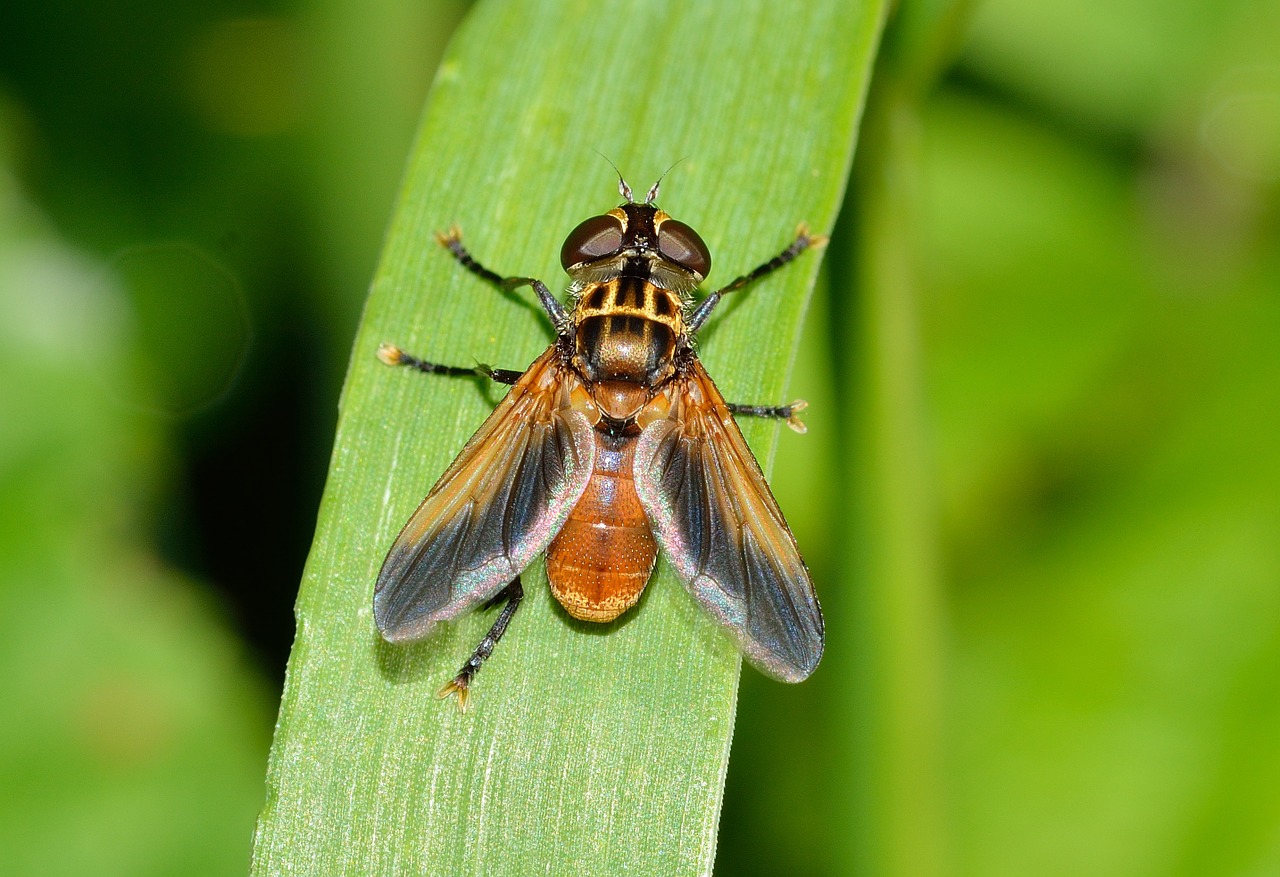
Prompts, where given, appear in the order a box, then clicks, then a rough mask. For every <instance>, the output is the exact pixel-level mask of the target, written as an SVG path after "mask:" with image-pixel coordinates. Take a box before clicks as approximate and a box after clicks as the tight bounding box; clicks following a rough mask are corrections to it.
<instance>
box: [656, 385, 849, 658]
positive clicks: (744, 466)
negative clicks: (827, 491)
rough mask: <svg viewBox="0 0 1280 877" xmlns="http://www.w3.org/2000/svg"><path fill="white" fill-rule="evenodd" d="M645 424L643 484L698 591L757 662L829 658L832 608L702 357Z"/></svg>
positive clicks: (671, 555)
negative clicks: (826, 635)
mask: <svg viewBox="0 0 1280 877" xmlns="http://www.w3.org/2000/svg"><path fill="white" fill-rule="evenodd" d="M668 386H669V389H668V390H667V391H666V392H667V398H668V400H669V401H670V402H671V408H670V411H669V414H668V416H667V417H665V418H662V419H660V420H657V421H654V422H653V423H651V424H649V425H648V426H646V427H645V428H644V430H643V431H642V432H641V434H640V438H639V440H638V442H637V445H636V456H635V484H636V492H637V493H638V494H639V496H640V502H641V504H642V505H643V506H644V508H645V512H646V514H648V516H649V522H650V524H651V525H652V526H653V529H654V532H655V534H656V535H657V537H658V543H659V544H660V545H661V546H662V549H663V551H664V552H666V555H667V557H668V559H669V560H670V561H671V564H672V565H673V566H674V567H675V569H676V572H677V574H679V576H680V579H681V580H682V581H683V582H684V585H685V587H686V588H688V589H689V592H690V593H691V594H692V595H693V597H694V599H695V600H697V601H698V603H700V604H701V605H702V607H703V608H704V609H706V610H707V611H708V612H710V613H711V614H712V615H713V616H714V617H715V618H716V620H717V621H719V622H720V623H721V624H722V625H724V627H725V628H726V629H727V630H728V632H729V634H730V636H732V637H733V639H734V640H735V641H736V642H737V644H738V647H739V648H740V649H741V650H742V652H743V654H744V655H746V657H747V659H748V660H749V661H751V663H752V664H754V665H755V666H756V667H757V668H759V669H760V670H761V671H763V672H764V673H766V674H768V675H769V676H772V677H774V678H776V679H781V680H783V681H785V682H799V681H800V680H802V679H804V678H805V677H807V676H808V675H809V674H810V673H812V672H813V669H814V668H815V667H816V666H818V661H819V659H820V658H821V657H822V648H823V641H824V640H823V624H822V610H821V609H820V608H819V607H818V598H817V595H816V594H815V593H814V590H813V581H812V580H811V579H810V578H809V570H808V569H807V568H806V567H805V565H804V560H803V559H802V558H801V557H800V551H799V549H798V548H796V542H795V538H794V537H793V536H792V535H791V531H790V530H789V529H788V528H787V523H786V521H785V520H783V517H782V511H781V510H780V509H779V508H778V503H777V501H776V500H774V498H773V494H772V493H771V492H770V491H769V485H768V484H767V483H765V480H764V473H762V472H761V471H760V465H759V464H758V463H757V462H756V458H755V456H754V455H753V454H752V453H751V449H750V448H749V447H747V443H746V441H745V440H744V439H743V438H742V433H741V432H739V431H738V425H737V424H736V423H734V420H733V415H732V414H730V413H729V409H728V406H727V405H725V401H724V397H722V396H721V395H720V391H719V390H717V389H716V386H715V384H714V383H712V381H711V378H710V377H709V376H708V375H707V373H706V371H705V370H704V369H703V368H702V364H701V363H699V362H698V361H696V360H694V362H693V365H692V367H691V368H690V370H689V372H688V374H687V375H685V376H683V377H680V378H677V379H676V380H675V381H673V382H672V383H671V384H670V385H668Z"/></svg>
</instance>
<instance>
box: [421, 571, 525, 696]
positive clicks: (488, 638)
mask: <svg viewBox="0 0 1280 877" xmlns="http://www.w3.org/2000/svg"><path fill="white" fill-rule="evenodd" d="M523 599H524V587H523V586H522V585H521V584H520V576H516V577H515V580H514V581H512V582H511V584H509V585H507V586H506V587H505V588H503V589H502V590H501V591H499V592H498V593H497V594H495V595H494V596H493V599H491V600H489V602H488V603H485V604H484V608H485V609H488V608H489V607H491V606H496V605H497V604H498V603H501V602H502V601H503V600H506V601H507V605H506V606H503V607H502V614H500V615H499V616H498V620H497V621H495V622H494V623H493V627H491V628H489V632H488V633H486V634H485V635H484V639H482V640H480V645H478V646H476V650H475V651H474V652H472V653H471V657H470V658H469V659H468V660H467V663H465V664H463V665H462V669H461V670H460V671H459V672H458V675H457V676H454V677H453V679H451V680H449V681H448V682H447V683H445V685H444V687H443V688H441V689H440V691H439V692H438V693H437V695H436V696H437V697H441V698H444V697H448V696H449V695H451V694H457V695H458V709H460V710H462V711H463V712H464V713H465V712H466V711H467V706H468V705H469V703H470V700H471V680H472V679H474V678H475V676H476V674H477V673H479V672H480V667H481V666H482V665H483V664H484V662H485V661H487V660H488V659H489V656H490V655H492V654H493V648H494V646H496V645H497V644H498V640H500V639H502V635H503V634H504V633H506V632H507V625H508V624H510V623H511V619H512V617H513V616H514V615H515V614H516V610H517V609H519V608H520V601H521V600H523Z"/></svg>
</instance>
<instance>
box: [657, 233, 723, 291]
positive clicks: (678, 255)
mask: <svg viewBox="0 0 1280 877" xmlns="http://www.w3.org/2000/svg"><path fill="white" fill-rule="evenodd" d="M658 252H660V253H662V255H664V256H666V257H667V258H668V259H670V260H671V261H672V262H675V263H676V264H677V265H679V266H680V267H681V268H684V269H685V270H686V271H692V272H693V273H694V274H697V275H698V276H699V277H706V276H707V275H708V274H710V273H711V251H710V250H708V249H707V245H706V244H704V243H703V242H702V238H700V237H698V233H697V232H696V231H694V230H693V229H691V228H690V227H689V226H687V225H685V224H684V223H683V222H681V221H680V220H678V219H668V220H666V221H665V222H663V223H662V225H660V226H658Z"/></svg>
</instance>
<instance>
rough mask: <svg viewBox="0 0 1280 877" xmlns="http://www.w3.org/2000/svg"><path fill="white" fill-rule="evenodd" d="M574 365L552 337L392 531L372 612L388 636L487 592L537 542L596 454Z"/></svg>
mask: <svg viewBox="0 0 1280 877" xmlns="http://www.w3.org/2000/svg"><path fill="white" fill-rule="evenodd" d="M576 386H578V379H577V377H576V376H575V375H574V374H573V372H572V371H571V370H570V369H568V368H567V367H565V366H563V365H562V364H561V362H560V359H559V355H558V353H557V351H556V348H555V347H554V346H552V347H551V348H550V349H549V350H547V352H546V353H544V354H543V355H542V356H540V357H539V358H538V359H537V360H535V361H534V363H533V365H531V366H529V369H528V370H527V371H526V372H525V373H524V375H523V376H521V378H520V380H519V381H517V382H516V384H515V385H514V386H513V387H512V388H511V391H510V392H509V393H508V394H507V396H506V398H505V399H503V400H502V402H501V403H500V404H499V405H498V407H497V408H496V409H494V412H493V413H492V414H490V415H489V419H488V420H486V421H485V422H484V425H482V426H481V427H480V429H479V430H478V431H477V432H476V434H475V435H474V436H472V437H471V440H470V441H469V442H467V444H466V447H464V448H463V449H462V453H460V454H459V455H458V458H457V459H456V460H454V461H453V465H451V466H450V467H449V469H448V470H447V471H446V472H445V473H444V475H442V476H440V480H439V481H437V482H436V486H435V487H433V488H431V492H430V493H429V494H427V498H426V499H424V500H423V501H422V504H421V505H420V506H418V510H417V511H416V512H414V513H413V517H412V518H410V519H409V522H408V523H407V524H405V526H404V529H403V530H401V531H400V535H399V537H397V538H396V541H395V544H394V545H392V546H391V551H390V552H389V553H388V554H387V559H386V560H385V561H383V564H382V571H381V572H379V573H378V583H377V586H376V587H375V589H374V595H373V617H374V620H375V621H376V622H377V625H378V630H380V631H381V632H382V636H383V638H384V639H387V640H389V641H391V642H400V641H403V640H412V639H419V638H421V637H424V636H427V635H428V634H429V633H430V632H431V631H432V629H433V627H434V626H435V625H436V623H437V622H440V621H446V620H448V619H450V618H454V617H456V616H458V615H459V614H461V613H462V612H463V611H465V610H466V609H468V608H470V607H471V606H474V605H475V604H477V603H481V602H483V601H485V600H487V599H488V598H490V597H492V596H493V595H494V594H495V593H496V592H497V591H498V590H499V589H500V588H502V587H503V586H504V585H506V584H507V583H508V582H510V581H511V580H512V579H514V578H515V577H516V576H517V575H518V574H519V573H520V572H521V571H522V570H523V569H524V568H525V567H527V566H528V565H529V563H530V562H531V561H532V560H533V559H534V558H535V557H536V556H537V555H538V554H539V553H541V552H542V551H544V550H546V547H547V545H548V544H550V542H551V540H552V538H553V537H554V536H555V534H556V533H557V532H559V530H560V528H561V527H562V526H563V525H564V522H565V519H566V518H568V516H569V511H570V510H571V509H572V508H573V505H574V503H576V502H577V501H578V498H579V497H580V496H582V492H583V490H585V489H586V486H587V481H588V480H589V479H590V477H591V468H592V465H593V464H594V461H595V443H594V442H593V441H592V437H591V426H590V424H588V423H587V419H586V418H585V417H584V416H583V415H582V414H581V413H579V412H578V411H575V410H574V409H573V407H572V405H571V403H570V394H571V393H572V391H573V389H574V388H575V387H576Z"/></svg>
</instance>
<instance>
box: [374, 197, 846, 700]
mask: <svg viewBox="0 0 1280 877" xmlns="http://www.w3.org/2000/svg"><path fill="white" fill-rule="evenodd" d="M659 182H661V181H659ZM618 189H619V191H620V192H621V194H622V196H623V197H624V198H625V199H626V201H625V203H623V204H621V205H619V206H618V207H616V208H614V209H613V210H610V211H609V212H608V213H605V214H603V215H601V216H593V217H591V218H590V219H587V220H586V221H584V222H582V223H581V224H579V225H578V227H577V228H575V229H574V230H573V231H572V232H570V233H569V236H568V238H566V239H565V242H564V246H563V247H562V248H561V251H560V261H561V263H562V264H563V266H564V269H565V271H566V272H567V273H568V274H569V277H570V278H571V280H572V282H571V284H570V286H569V294H570V297H571V300H572V308H571V309H566V307H565V306H564V305H562V304H561V303H560V302H559V301H558V300H557V299H556V298H555V297H554V296H553V295H552V294H551V292H550V291H549V290H548V289H547V287H546V285H544V284H543V283H542V282H541V281H539V280H536V279H534V278H531V277H502V276H500V275H498V274H495V273H494V272H492V271H490V270H489V269H487V268H485V267H484V266H483V265H481V264H480V263H479V262H477V261H476V260H475V259H474V258H473V257H472V256H471V254H470V253H469V252H468V251H467V250H466V248H465V247H464V246H463V245H462V240H461V237H460V235H459V232H458V231H457V229H453V230H451V231H450V232H449V233H448V234H445V235H440V236H439V240H440V243H441V244H442V245H443V246H444V247H445V248H446V249H448V250H449V252H450V253H452V254H453V256H454V258H455V259H457V260H458V261H459V262H460V263H461V264H462V265H463V267H465V268H466V269H467V270H469V271H471V272H472V273H474V274H476V275H478V276H480V277H481V278H483V279H484V280H487V281H489V282H490V283H493V284H495V285H496V286H498V287H500V288H502V289H514V288H516V287H519V286H526V285H527V286H530V287H532V288H533V290H534V292H535V293H536V294H537V296H538V299H539V300H540V301H541V303H542V307H543V308H544V309H545V310H546V312H547V315H548V316H549V317H550V318H551V322H552V324H553V325H554V327H555V330H556V340H555V343H553V344H552V345H551V347H549V348H548V349H547V351H546V352H545V353H543V354H542V355H541V356H539V357H538V358H537V359H536V360H534V362H533V364H532V365H530V366H529V367H528V368H527V369H526V370H525V371H523V372H516V371H506V370H500V369H492V368H489V367H487V366H478V367H477V368H462V367H456V366H444V365H438V364H436V363H431V362H426V361H424V360H421V359H418V358H417V357H414V356H410V355H408V354H406V353H404V352H403V351H401V350H400V349H399V348H397V347H394V346H392V345H389V344H384V345H382V347H380V348H379V350H378V356H379V358H380V359H381V360H382V361H383V362H384V363H387V364H388V365H407V366H411V367H413V368H416V369H418V370H419V371H423V372H429V373H435V374H445V375H475V374H477V373H479V374H481V375H484V376H486V377H488V378H491V379H493V380H495V381H498V382H499V383H503V384H509V385H511V390H510V391H509V392H508V393H507V396H506V398H505V399H503V400H502V402H501V403H500V404H499V405H498V407H497V408H496V409H495V410H494V412H493V413H492V414H491V415H489V418H488V419H487V420H486V421H485V422H484V424H483V425H482V426H481V427H480V429H479V430H478V431H477V432H476V434H475V435H474V436H472V438H471V440H470V441H469V442H467V444H466V446H465V447H464V448H463V449H462V452H461V453H460V454H459V455H458V458H457V459H456V460H454V461H453V464H452V465H451V466H450V467H449V468H448V470H447V471H446V472H445V473H444V475H442V476H441V477H440V480H439V481H438V482H436V485H435V487H433V488H432V489H431V492H430V493H429V494H427V498H426V499H424V500H423V501H422V504H421V505H420V506H418V510H417V511H416V512H414V514H413V517H411V518H410V519H409V522H408V523H407V524H405V526H404V529H403V530H401V531H400V535H399V537H398V538H397V539H396V541H395V544H394V545H392V547H391V551H390V552H389V553H388V554H387V559H386V560H385V561H384V562H383V565H382V571H381V572H380V573H379V574H378V582H377V586H376V589H375V592H374V598H373V612H374V619H375V620H376V622H377V625H378V630H379V631H381V633H382V636H383V637H384V638H385V639H387V640H388V641H390V642H402V641H406V640H415V639H420V638H422V637H425V636H428V635H429V634H430V633H431V632H432V631H433V630H434V629H435V628H436V625H438V624H439V623H440V622H443V621H448V620H449V619H452V618H455V617H456V616H458V615H460V614H461V613H462V612H464V611H466V610H468V609H470V608H472V607H474V606H476V605H478V604H485V605H494V604H497V603H499V602H502V601H504V600H505V601H506V605H505V606H504V607H503V609H502V612H501V614H500V615H499V616H498V619H497V621H496V622H495V623H494V625H493V627H492V629H491V630H490V631H489V633H488V634H487V635H486V636H485V638H484V639H483V640H482V641H481V642H480V645H479V646H478V647H477V648H476V650H475V652H474V654H473V655H472V656H471V658H470V660H468V661H467V663H466V664H465V665H464V666H463V668H462V670H461V672H460V673H459V674H458V675H457V676H456V677H455V678H454V679H453V680H452V681H450V682H449V683H448V684H447V685H446V686H445V687H444V688H443V689H442V690H441V692H440V695H441V696H442V697H443V696H446V695H448V694H451V693H456V694H457V695H458V700H459V704H460V705H461V706H462V708H463V709H465V708H466V706H467V699H468V694H469V689H470V685H471V682H472V679H473V678H474V676H475V674H476V673H477V672H478V671H479V669H480V666H481V665H482V664H483V663H484V661H485V660H486V659H487V658H488V657H489V655H490V654H491V653H492V651H493V648H494V645H495V644H496V643H497V641H498V640H499V639H500V638H501V636H502V635H503V633H504V632H505V631H506V629H507V625H508V624H509V623H510V621H511V618H512V616H513V615H514V614H515V612H516V609H517V607H518V606H519V604H520V600H521V599H522V597H523V596H524V592H523V590H522V588H521V584H520V573H521V572H522V571H523V570H524V569H525V568H526V567H527V566H528V565H529V564H530V563H532V562H533V560H534V558H535V557H536V556H537V555H538V554H541V553H543V552H546V563H547V579H548V581H549V582H550V585H551V591H552V593H553V594H554V595H555V598H556V599H557V600H558V601H559V602H560V604H561V605H562V606H563V607H564V608H565V610H566V611H568V613H569V614H570V615H572V616H574V617H575V618H580V619H584V620H587V621H601V622H603V621H611V620H613V619H615V618H617V617H618V616H619V615H621V614H622V613H623V612H625V611H626V610H627V609H629V608H630V607H631V606H633V605H635V603H636V601H637V600H639V599H640V595H641V593H642V592H643V591H644V588H645V584H646V583H647V582H648V580H649V575H650V573H651V572H652V571H653V565H654V561H655V560H656V558H657V553H658V549H659V548H661V549H662V550H663V551H664V552H665V553H666V555H667V557H668V558H669V559H670V561H671V564H672V566H673V567H675V570H676V573H677V575H678V576H679V577H680V580H681V581H682V582H684V585H685V587H686V588H687V589H688V591H689V593H690V594H692V595H693V598H694V599H695V600H696V601H697V602H698V603H699V604H700V605H701V606H702V608H703V609H705V610H706V611H707V612H709V613H710V614H711V615H712V616H713V617H714V618H715V619H716V620H717V621H718V622H719V623H720V624H721V625H722V626H723V627H724V628H725V630H726V631H727V632H728V633H729V635H730V636H731V637H733V639H734V641H735V642H736V643H737V645H738V647H739V648H740V649H741V650H742V652H743V654H744V655H745V656H746V657H747V659H748V660H749V661H750V662H751V663H752V664H754V665H755V666H756V667H757V668H759V669H760V670H761V671H763V672H764V673H766V674H767V675H769V676H772V677H774V678H776V679H781V680H784V681H787V682H799V681H800V680H802V679H804V678H806V677H807V676H808V675H809V674H810V673H812V672H813V669H814V667H816V666H817V664H818V661H819V659H820V658H821V657H822V649H823V624H822V612H821V610H820V609H819V608H818V599H817V596H816V595H815V594H814V590H813V582H812V581H811V580H810V578H809V572H808V570H807V569H806V568H805V565H804V561H803V560H802V559H801V557H800V552H799V550H798V549H797V548H796V543H795V539H794V537H793V536H792V535H791V531H790V530H789V529H788V528H787V524H786V521H785V520H783V517H782V512H781V511H780V510H779V509H778V504H777V503H776V502H775V501H774V498H773V494H772V493H770V491H769V486H768V485H767V484H766V483H765V480H764V475H763V474H762V473H761V471H760V466H759V464H758V463H757V462H756V460H755V457H754V456H753V455H752V453H751V450H750V448H748V447H747V444H746V442H745V441H744V440H743V438H742V434H741V433H740V432H739V431H738V427H737V424H736V423H734V420H733V415H734V414H743V415H750V416H757V417H772V418H780V419H784V420H786V421H787V423H788V424H789V425H790V426H791V427H792V428H793V429H796V430H797V431H799V432H803V431H804V427H803V425H802V424H801V423H800V421H799V420H798V419H797V418H796V413H797V412H798V411H799V410H800V409H802V408H803V407H804V403H803V402H793V403H791V404H790V405H779V406H755V405H733V404H729V403H726V402H725V400H724V398H723V397H722V396H721V395H720V391H719V390H717V389H716V385H715V384H714V383H713V382H712V380H711V378H710V376H709V375H708V374H707V373H706V370H705V369H703V367H702V363H701V362H699V361H698V357H697V354H696V353H695V352H694V347H693V338H694V335H695V334H696V333H697V331H698V329H699V328H700V327H701V326H702V324H703V323H704V322H705V321H706V319H707V317H708V316H710V314H711V312H712V311H713V310H714V309H715V307H716V305H717V304H719V302H720V300H721V298H722V297H723V296H724V295H725V294H726V293H729V292H733V291H735V290H740V289H742V288H743V287H746V286H748V285H749V284H751V283H753V282H754V281H756V280H758V279H760V278H761V277H763V276H765V275H766V274H769V273H770V272H772V271H775V270H777V269H778V268H781V267H782V266H783V265H785V264H787V263H788V262H790V261H792V260H793V259H795V258H796V257H797V256H799V255H800V254H801V253H802V252H804V251H805V250H807V249H809V248H810V247H814V246H820V245H821V244H824V243H825V242H826V238H825V237H817V236H811V235H810V234H809V232H808V229H807V228H806V227H805V226H803V225H802V226H800V229H799V231H798V232H797V234H796V237H795V240H793V241H792V242H791V245H790V246H788V247H787V248H786V249H784V250H783V251H782V252H780V253H778V254H777V255H776V256H774V257H773V258H772V259H770V260H769V261H767V262H765V263H763V264H762V265H760V266H759V267H757V268H756V269H755V270H753V271H751V272H749V273H747V274H744V275H742V276H741V277H739V278H737V279H736V280H734V281H733V282H732V283H729V284H728V285H726V286H724V287H722V288H721V289H719V290H717V291H715V292H712V293H711V294H710V295H708V296H707V297H706V298H704V299H703V300H702V302H701V303H699V304H697V305H696V306H695V305H694V304H693V302H692V296H693V293H694V291H695V290H696V288H697V286H698V284H699V283H701V282H702V280H703V279H704V278H705V277H706V276H707V274H709V273H710V271H711V254H710V252H709V251H708V250H707V246H706V244H704V243H703V241H702V238H700V237H699V236H698V234H697V232H695V231H694V230H693V229H692V228H690V227H689V226H688V225H685V224H684V223H682V222H680V221H679V220H676V219H672V218H671V217H670V216H668V215H667V214H666V213H665V212H663V211H662V210H661V209H659V208H658V206H657V205H656V204H655V203H654V201H655V199H656V198H657V197H658V183H655V184H654V185H653V187H652V188H651V189H650V190H649V192H648V195H647V196H646V198H645V200H644V201H643V202H637V201H635V200H634V199H633V198H632V192H631V189H630V187H629V186H627V184H626V182H625V181H624V180H622V179H621V178H619V181H618Z"/></svg>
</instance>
